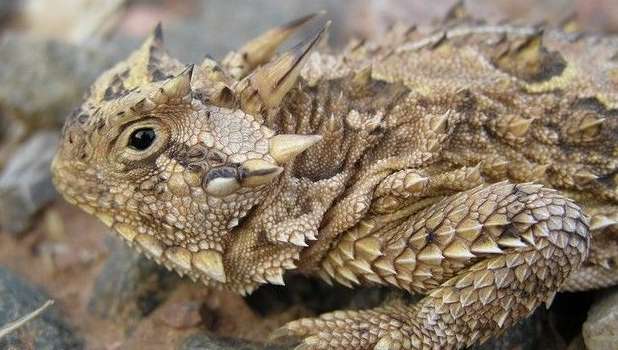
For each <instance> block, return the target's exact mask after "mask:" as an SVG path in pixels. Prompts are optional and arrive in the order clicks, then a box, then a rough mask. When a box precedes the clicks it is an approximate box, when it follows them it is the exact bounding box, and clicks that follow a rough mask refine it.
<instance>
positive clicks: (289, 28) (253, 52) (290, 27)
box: [222, 12, 323, 79]
mask: <svg viewBox="0 0 618 350" xmlns="http://www.w3.org/2000/svg"><path fill="white" fill-rule="evenodd" d="M322 13H323V12H320V13H314V14H310V15H308V16H304V17H301V18H298V19H296V20H294V21H292V22H289V23H286V24H284V25H281V26H279V27H275V28H273V29H271V30H269V31H267V32H266V33H263V34H262V35H260V36H258V37H257V38H255V39H253V40H251V41H249V42H248V43H246V44H245V45H244V46H243V47H241V48H240V49H239V50H238V51H233V52H230V53H229V54H227V56H225V58H224V59H223V61H222V65H223V66H224V67H226V71H228V72H229V73H230V74H231V75H232V76H233V77H234V78H235V79H240V78H243V77H244V76H245V75H247V74H248V73H249V72H251V71H252V70H253V69H254V68H255V67H257V66H259V65H260V64H263V63H265V62H267V61H268V60H269V59H271V58H272V57H273V55H274V54H275V52H276V51H277V48H278V47H279V46H280V45H281V44H282V43H283V42H284V41H285V40H286V39H287V38H289V37H290V35H292V34H293V33H294V32H296V31H297V30H298V29H299V28H300V27H302V26H303V25H304V24H305V23H307V22H308V21H310V20H311V19H313V18H315V17H316V16H317V15H319V14H322Z"/></svg>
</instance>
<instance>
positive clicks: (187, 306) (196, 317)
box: [157, 302, 202, 329]
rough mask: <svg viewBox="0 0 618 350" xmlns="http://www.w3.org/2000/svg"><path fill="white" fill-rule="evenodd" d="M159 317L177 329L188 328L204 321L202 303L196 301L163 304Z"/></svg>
mask: <svg viewBox="0 0 618 350" xmlns="http://www.w3.org/2000/svg"><path fill="white" fill-rule="evenodd" d="M157 319H158V320H159V321H161V322H162V323H164V324H165V325H167V326H169V327H172V328H175V329H188V328H192V327H195V326H197V325H199V324H200V323H202V317H201V316H200V304H199V303H195V302H185V303H182V302H176V303H166V304H165V305H163V306H162V307H161V308H160V309H159V311H158V315H157Z"/></svg>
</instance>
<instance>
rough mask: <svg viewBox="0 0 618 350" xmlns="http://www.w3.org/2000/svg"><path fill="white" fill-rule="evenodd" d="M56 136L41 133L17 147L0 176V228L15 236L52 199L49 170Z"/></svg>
mask: <svg viewBox="0 0 618 350" xmlns="http://www.w3.org/2000/svg"><path fill="white" fill-rule="evenodd" d="M58 138H59V135H58V133H56V132H51V131H41V132H38V133H36V134H35V135H33V136H32V137H31V138H30V139H29V140H27V141H26V142H25V143H24V144H23V145H21V146H20V147H19V148H18V149H17V150H16V151H15V153H13V155H12V157H11V158H10V159H9V160H8V161H7V164H6V167H5V168H4V169H3V171H2V173H1V174H0V226H1V227H2V228H3V229H5V230H6V231H8V232H11V233H14V234H17V233H20V232H23V231H24V230H26V229H28V228H29V227H30V224H31V221H32V217H33V216H34V214H36V213H37V212H38V210H39V209H41V208H42V207H43V206H44V205H46V204H47V203H49V202H51V200H52V199H54V198H55V197H56V191H55V189H54V187H53V184H52V180H51V173H50V170H49V167H50V165H51V161H52V159H53V157H54V153H55V151H56V146H57V144H58Z"/></svg>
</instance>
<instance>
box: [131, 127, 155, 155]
mask: <svg viewBox="0 0 618 350" xmlns="http://www.w3.org/2000/svg"><path fill="white" fill-rule="evenodd" d="M155 138H156V135H155V132H154V130H152V129H151V128H143V129H137V130H135V131H133V133H132V134H131V137H129V147H131V148H133V149H136V150H138V151H143V150H145V149H146V148H148V147H150V145H152V143H153V142H154V140H155Z"/></svg>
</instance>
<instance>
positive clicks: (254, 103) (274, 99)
mask: <svg viewBox="0 0 618 350" xmlns="http://www.w3.org/2000/svg"><path fill="white" fill-rule="evenodd" d="M329 27H330V21H329V22H328V23H326V25H325V26H324V28H322V30H320V32H319V33H318V34H317V35H316V36H315V37H313V38H312V39H310V40H308V41H305V42H303V43H301V44H299V45H297V46H295V47H294V48H292V49H290V50H289V51H288V52H286V53H284V54H283V55H281V56H280V57H279V58H277V59H276V60H274V61H272V62H270V63H268V64H266V65H264V66H262V67H259V68H257V69H256V70H255V71H254V72H253V73H252V74H251V75H249V76H248V77H246V78H245V79H243V80H241V81H240V82H239V83H238V86H237V92H238V93H239V95H240V103H241V108H242V109H243V110H245V111H246V112H248V113H251V114H253V113H259V112H260V111H261V110H262V109H263V108H267V109H268V108H274V107H277V106H279V104H280V103H281V100H283V97H284V96H285V95H286V94H287V92H288V91H290V89H292V87H294V84H295V83H296V80H297V79H298V76H299V75H300V71H301V69H302V67H303V65H304V64H305V62H306V61H307V59H308V58H309V54H310V53H311V52H312V51H313V50H314V49H315V47H316V46H317V44H318V43H319V42H320V41H321V39H322V38H324V36H325V34H326V32H327V31H328V28H329Z"/></svg>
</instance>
